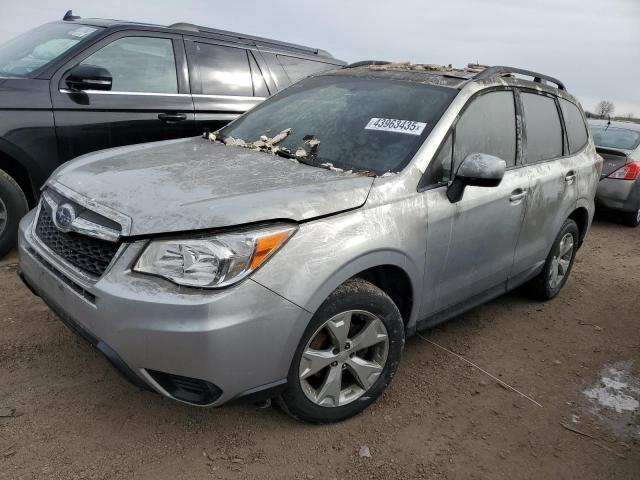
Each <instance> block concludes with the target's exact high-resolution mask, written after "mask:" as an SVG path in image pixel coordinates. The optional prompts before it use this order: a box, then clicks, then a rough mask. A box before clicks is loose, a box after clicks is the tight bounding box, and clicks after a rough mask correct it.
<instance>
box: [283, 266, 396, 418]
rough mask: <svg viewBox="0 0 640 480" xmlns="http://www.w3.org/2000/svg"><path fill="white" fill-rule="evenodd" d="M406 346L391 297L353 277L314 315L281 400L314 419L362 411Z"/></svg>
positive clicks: (290, 409)
mask: <svg viewBox="0 0 640 480" xmlns="http://www.w3.org/2000/svg"><path fill="white" fill-rule="evenodd" d="M403 347H404V324H403V323H402V317H401V315H400V311H399V310H398V308H397V307H396V305H395V304H394V303H393V301H392V300H391V298H389V296H388V295H387V294H386V293H384V292H383V291H382V290H380V289H379V288H378V287H376V286H375V285H373V284H371V283H369V282H367V281H365V280H362V279H352V280H349V281H348V282H346V283H345V284H343V285H342V286H340V287H339V288H338V289H336V290H335V291H334V292H333V293H332V294H331V295H330V296H329V297H328V298H327V300H326V301H325V302H324V303H323V304H322V306H321V307H320V308H319V309H318V311H317V312H316V314H315V315H314V316H313V319H312V320H311V322H310V324H309V326H308V327H307V330H306V331H305V334H304V335H303V336H302V339H301V340H300V344H299V346H298V350H297V351H296V354H295V356H294V358H293V362H292V365H291V368H290V371H289V378H288V386H287V390H286V391H285V392H284V394H283V395H282V397H281V398H280V404H281V406H282V408H283V410H285V411H286V412H287V413H288V414H289V415H291V416H292V417H294V418H298V419H301V420H306V421H309V422H314V423H328V422H337V421H340V420H344V419H346V418H349V417H351V416H353V415H356V414H357V413H360V412H361V411H362V410H364V409H365V408H367V407H368V406H369V405H370V404H371V403H373V402H374V401H375V400H376V399H377V398H378V397H379V396H380V395H381V394H382V392H383V391H384V390H385V388H387V386H388V385H389V383H390V382H391V379H392V378H393V375H394V373H395V371H396V369H397V367H398V363H399V361H400V355H401V353H402V349H403Z"/></svg>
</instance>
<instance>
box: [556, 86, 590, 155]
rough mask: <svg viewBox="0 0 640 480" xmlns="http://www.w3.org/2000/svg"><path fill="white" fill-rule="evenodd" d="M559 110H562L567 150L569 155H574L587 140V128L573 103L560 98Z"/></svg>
mask: <svg viewBox="0 0 640 480" xmlns="http://www.w3.org/2000/svg"><path fill="white" fill-rule="evenodd" d="M560 108H562V116H563V117H564V125H565V128H566V129H567V136H568V137H569V150H570V152H571V153H576V152H578V151H580V150H582V147H584V146H585V145H586V144H587V139H588V138H589V135H588V134H587V126H586V125H585V123H584V118H583V117H582V114H581V113H580V110H579V109H578V107H576V106H575V105H574V104H573V103H571V102H568V101H567V100H564V99H562V98H561V99H560Z"/></svg>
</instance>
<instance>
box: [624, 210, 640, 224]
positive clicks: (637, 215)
mask: <svg viewBox="0 0 640 480" xmlns="http://www.w3.org/2000/svg"><path fill="white" fill-rule="evenodd" d="M622 223H624V224H625V225H628V226H629V227H637V226H638V225H640V208H639V209H638V210H637V211H635V212H625V213H623V214H622Z"/></svg>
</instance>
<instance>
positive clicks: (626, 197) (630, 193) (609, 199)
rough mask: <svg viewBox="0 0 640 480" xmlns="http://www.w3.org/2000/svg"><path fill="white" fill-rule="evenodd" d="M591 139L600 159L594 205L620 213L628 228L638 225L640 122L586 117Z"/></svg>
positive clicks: (639, 212)
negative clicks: (599, 173)
mask: <svg viewBox="0 0 640 480" xmlns="http://www.w3.org/2000/svg"><path fill="white" fill-rule="evenodd" d="M589 124H590V127H591V131H592V132H593V142H594V143H595V145H596V149H597V151H598V153H599V154H600V155H602V157H603V158H604V167H603V169H602V174H601V179H600V183H599V184H598V191H597V193H596V204H597V206H598V208H601V209H603V210H615V211H617V212H621V213H622V221H623V222H624V223H625V224H626V225H629V226H630V227H637V226H638V225H640V124H637V123H631V122H611V121H607V120H590V121H589Z"/></svg>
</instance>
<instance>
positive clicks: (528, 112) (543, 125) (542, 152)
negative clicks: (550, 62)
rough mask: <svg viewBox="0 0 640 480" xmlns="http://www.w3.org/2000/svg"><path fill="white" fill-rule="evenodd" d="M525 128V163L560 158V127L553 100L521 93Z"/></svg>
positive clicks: (543, 96) (533, 94) (534, 94)
mask: <svg viewBox="0 0 640 480" xmlns="http://www.w3.org/2000/svg"><path fill="white" fill-rule="evenodd" d="M521 98H522V107H523V109H524V119H525V123H526V126H527V162H529V163H533V162H540V161H542V160H549V159H551V158H557V157H561V156H562V126H561V124H560V117H559V116H558V109H557V108H556V102H555V100H554V99H553V98H551V97H547V96H545V95H539V94H537V93H522V94H521Z"/></svg>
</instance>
